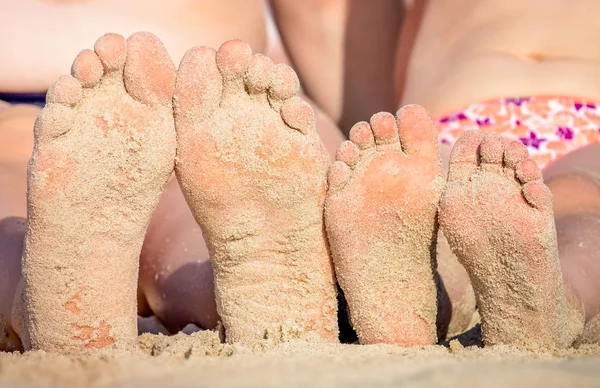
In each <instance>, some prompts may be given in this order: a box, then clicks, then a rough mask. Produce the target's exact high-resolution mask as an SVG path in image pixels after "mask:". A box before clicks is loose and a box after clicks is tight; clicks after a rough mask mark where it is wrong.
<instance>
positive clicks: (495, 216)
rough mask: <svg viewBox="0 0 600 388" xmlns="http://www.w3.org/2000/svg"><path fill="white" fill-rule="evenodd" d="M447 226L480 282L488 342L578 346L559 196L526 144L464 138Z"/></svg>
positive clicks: (455, 156) (445, 203)
mask: <svg viewBox="0 0 600 388" xmlns="http://www.w3.org/2000/svg"><path fill="white" fill-rule="evenodd" d="M440 225H441V226H442V228H443V230H444V234H445V235H446V237H447V238H448V241H449V243H450V245H451V247H452V249H453V251H454V252H455V253H456V255H457V256H458V258H459V260H460V261H461V263H462V264H463V265H464V266H465V268H466V270H467V272H468V273H469V276H470V278H471V281H472V283H473V288H474V290H475V295H476V298H477V304H478V306H479V311H480V314H481V320H482V331H483V341H484V343H485V344H486V345H495V344H509V345H515V346H522V347H528V348H554V347H566V346H568V345H570V344H571V343H572V342H573V339H574V335H575V334H576V332H577V331H580V329H581V327H579V329H577V328H575V327H574V326H573V325H571V323H570V322H571V318H570V316H569V307H568V297H567V293H566V289H565V285H564V284H563V279H562V274H561V270H560V263H559V260H558V248H557V243H556V230H555V226H554V216H553V212H552V199H551V193H550V190H549V189H548V188H547V186H546V185H544V183H543V181H542V175H541V171H540V170H539V168H538V167H537V165H536V164H535V162H533V161H531V160H530V159H528V154H527V150H526V149H525V147H524V146H523V145H522V144H521V143H519V142H516V141H513V142H510V143H509V142H505V141H504V140H503V139H502V138H501V137H498V136H495V135H484V134H483V133H480V132H467V133H465V134H464V135H463V136H462V137H461V138H460V139H459V140H458V141H457V143H456V145H455V146H454V149H453V151H452V155H451V157H450V167H449V174H448V183H447V187H446V191H445V192H444V194H443V196H442V200H441V203H440ZM578 325H579V326H580V325H581V323H579V324H578Z"/></svg>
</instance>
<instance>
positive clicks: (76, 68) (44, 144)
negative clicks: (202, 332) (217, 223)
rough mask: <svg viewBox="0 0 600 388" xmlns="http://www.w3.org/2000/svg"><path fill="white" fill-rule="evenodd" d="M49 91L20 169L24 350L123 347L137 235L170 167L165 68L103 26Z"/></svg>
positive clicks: (167, 64) (160, 51) (130, 314)
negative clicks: (24, 176)
mask: <svg viewBox="0 0 600 388" xmlns="http://www.w3.org/2000/svg"><path fill="white" fill-rule="evenodd" d="M71 73H72V76H62V77H60V78H59V79H58V81H57V82H56V83H55V84H54V85H52V86H51V88H50V89H49V91H48V94H47V97H46V102H47V105H46V107H45V108H44V109H43V110H42V111H41V113H40V115H39V117H38V119H37V121H36V124H35V127H34V134H35V145H34V150H33V155H32V157H31V160H30V162H29V167H28V198H27V199H28V219H27V230H26V234H25V245H24V253H23V276H24V292H25V313H26V317H25V331H26V334H25V335H24V337H25V338H23V341H24V346H25V348H26V349H42V350H45V351H52V352H59V353H79V352H85V351H89V350H93V349H105V348H111V349H121V350H128V349H132V348H133V347H134V346H135V344H136V340H137V328H136V322H137V316H136V295H137V292H136V286H137V276H138V257H139V254H140V250H141V247H142V242H143V239H144V233H145V230H146V227H147V225H148V222H149V220H150V216H151V215H152V212H153V211H154V209H155V207H156V205H157V203H158V200H159V198H160V195H161V192H162V190H163V188H164V186H165V184H166V183H167V180H168V179H169V176H170V174H171V173H172V171H173V168H174V160H175V152H176V134H175V127H174V122H173V110H172V96H173V90H174V84H175V67H174V65H173V63H172V61H171V59H170V58H169V56H168V54H167V51H166V49H165V48H164V46H163V45H162V43H161V42H160V41H159V39H158V38H156V37H155V36H154V35H152V34H149V33H136V34H134V35H132V36H131V37H130V38H129V39H127V40H125V39H124V38H123V37H122V36H120V35H117V34H106V35H104V36H102V37H101V38H100V39H98V41H97V42H96V44H95V46H94V50H93V51H92V50H83V51H82V52H81V53H80V54H79V55H78V56H77V58H76V59H75V61H74V62H73V67H72V70H71Z"/></svg>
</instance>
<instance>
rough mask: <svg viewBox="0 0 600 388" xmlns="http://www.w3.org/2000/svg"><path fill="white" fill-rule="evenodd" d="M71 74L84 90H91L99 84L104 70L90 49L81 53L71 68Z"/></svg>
mask: <svg viewBox="0 0 600 388" xmlns="http://www.w3.org/2000/svg"><path fill="white" fill-rule="evenodd" d="M71 74H72V75H73V77H75V78H76V79H77V80H78V81H79V82H81V85H83V87H85V88H92V87H94V86H96V85H97V84H98V82H100V78H102V75H103V74H104V68H103V67H102V62H100V58H98V56H97V55H96V53H95V52H93V51H92V50H90V49H85V50H83V51H81V52H80V53H79V54H78V55H77V57H76V58H75V60H74V61H73V66H71Z"/></svg>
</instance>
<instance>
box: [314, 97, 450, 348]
mask: <svg viewBox="0 0 600 388" xmlns="http://www.w3.org/2000/svg"><path fill="white" fill-rule="evenodd" d="M329 185H330V188H329V195H328V197H327V202H326V206H325V220H326V225H327V232H328V236H329V242H330V246H331V252H332V254H333V260H334V263H335V270H336V274H337V279H338V282H339V283H340V286H341V287H342V290H343V291H344V295H345V296H346V300H347V301H348V306H349V310H350V319H351V322H352V325H353V326H354V329H355V330H356V333H357V335H358V338H359V341H360V343H362V344H373V343H390V344H399V345H403V346H413V345H425V344H433V343H435V342H436V340H437V336H436V312H437V308H436V285H435V281H434V275H433V274H434V270H435V268H434V267H435V265H434V263H435V257H434V253H435V242H436V241H437V221H436V213H437V205H438V201H439V198H440V194H441V192H442V190H443V186H444V180H443V177H442V167H441V163H440V157H439V152H438V147H437V135H436V130H435V125H434V124H433V122H432V121H431V119H430V118H429V116H428V114H427V112H426V111H425V109H423V108H422V107H420V106H417V105H411V106H406V107H404V108H402V109H400V110H399V111H398V113H397V118H394V116H393V115H391V114H389V113H378V114H376V115H374V116H373V117H372V118H371V124H370V125H369V124H368V123H366V122H360V123H358V124H356V125H355V126H354V127H353V128H352V130H351V131H350V141H346V142H344V143H343V144H342V146H341V147H340V149H339V150H338V153H337V161H336V162H335V163H334V164H333V165H332V167H331V169H330V170H329Z"/></svg>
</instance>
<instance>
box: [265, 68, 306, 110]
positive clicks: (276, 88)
mask: <svg viewBox="0 0 600 388" xmlns="http://www.w3.org/2000/svg"><path fill="white" fill-rule="evenodd" d="M299 92H300V81H299V80H298V76H297V75H296V72H295V71H294V70H293V69H292V68H291V67H289V66H288V65H286V64H284V63H280V64H277V65H275V66H273V71H272V72H271V87H270V88H269V100H270V101H271V105H273V106H274V108H276V107H277V104H278V102H279V101H284V100H287V99H288V98H292V97H293V96H295V95H297V94H298V93H299Z"/></svg>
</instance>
